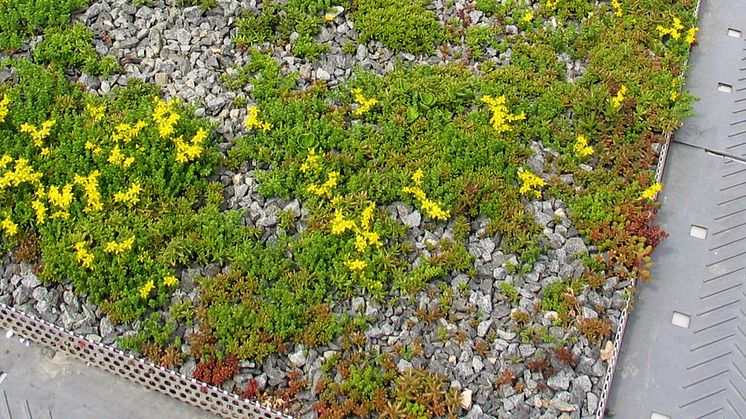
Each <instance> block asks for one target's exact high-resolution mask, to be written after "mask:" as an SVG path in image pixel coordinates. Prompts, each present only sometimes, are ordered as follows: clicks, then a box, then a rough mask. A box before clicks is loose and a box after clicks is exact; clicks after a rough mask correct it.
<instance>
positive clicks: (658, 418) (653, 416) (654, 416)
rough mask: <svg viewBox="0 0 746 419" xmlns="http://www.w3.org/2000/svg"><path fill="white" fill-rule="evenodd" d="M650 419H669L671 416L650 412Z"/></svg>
mask: <svg viewBox="0 0 746 419" xmlns="http://www.w3.org/2000/svg"><path fill="white" fill-rule="evenodd" d="M650 419H671V416H668V415H664V414H663V413H658V412H652V413H650Z"/></svg>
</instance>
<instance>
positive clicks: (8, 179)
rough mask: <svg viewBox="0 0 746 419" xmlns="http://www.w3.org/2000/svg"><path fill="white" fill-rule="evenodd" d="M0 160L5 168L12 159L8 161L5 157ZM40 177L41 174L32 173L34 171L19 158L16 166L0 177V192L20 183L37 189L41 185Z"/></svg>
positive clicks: (26, 162)
mask: <svg viewBox="0 0 746 419" xmlns="http://www.w3.org/2000/svg"><path fill="white" fill-rule="evenodd" d="M2 160H3V161H2V163H4V166H7V164H8V163H9V162H10V161H12V160H13V159H11V160H8V159H7V156H3V157H2ZM2 168H4V167H2ZM41 177H42V174H41V173H38V172H36V171H34V169H33V168H32V167H31V166H29V164H28V160H26V159H24V158H22V157H21V158H19V159H18V160H16V165H15V167H14V168H13V170H12V171H10V172H6V173H4V174H3V175H2V176H0V191H2V190H3V189H5V188H6V187H8V186H18V185H20V184H22V183H30V184H32V185H34V186H37V187H38V186H39V185H40V184H41V182H40V179H41Z"/></svg>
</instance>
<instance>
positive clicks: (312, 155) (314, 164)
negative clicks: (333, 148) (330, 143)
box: [300, 148, 321, 173]
mask: <svg viewBox="0 0 746 419" xmlns="http://www.w3.org/2000/svg"><path fill="white" fill-rule="evenodd" d="M319 160H321V156H319V155H318V154H316V149H315V148H312V149H310V150H309V151H308V156H307V157H306V161H305V162H303V164H301V165H300V171H301V173H308V172H313V173H318V172H319V171H320V170H321V164H319Z"/></svg>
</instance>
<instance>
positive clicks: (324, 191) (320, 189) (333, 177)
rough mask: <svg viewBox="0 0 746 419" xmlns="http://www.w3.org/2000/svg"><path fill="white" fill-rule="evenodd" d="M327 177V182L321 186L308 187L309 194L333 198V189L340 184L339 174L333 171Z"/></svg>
mask: <svg viewBox="0 0 746 419" xmlns="http://www.w3.org/2000/svg"><path fill="white" fill-rule="evenodd" d="M327 176H328V177H327V179H326V182H324V183H323V184H321V185H308V187H307V188H306V189H307V190H308V192H311V193H312V194H314V195H317V196H327V197H331V196H332V189H334V187H335V186H337V184H338V183H339V172H335V171H332V172H329V174H328V175H327Z"/></svg>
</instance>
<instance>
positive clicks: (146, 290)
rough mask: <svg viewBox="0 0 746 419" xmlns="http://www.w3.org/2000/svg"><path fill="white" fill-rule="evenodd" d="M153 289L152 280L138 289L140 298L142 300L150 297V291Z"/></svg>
mask: <svg viewBox="0 0 746 419" xmlns="http://www.w3.org/2000/svg"><path fill="white" fill-rule="evenodd" d="M153 288H155V284H154V283H153V280H152V279H151V280H149V281H148V282H146V283H145V284H143V286H142V287H140V291H139V294H140V298H142V299H143V300H144V299H146V298H148V296H149V295H150V291H153Z"/></svg>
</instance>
